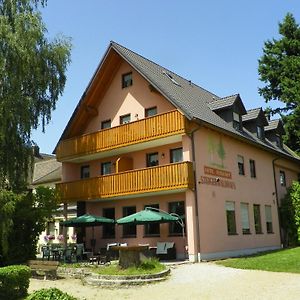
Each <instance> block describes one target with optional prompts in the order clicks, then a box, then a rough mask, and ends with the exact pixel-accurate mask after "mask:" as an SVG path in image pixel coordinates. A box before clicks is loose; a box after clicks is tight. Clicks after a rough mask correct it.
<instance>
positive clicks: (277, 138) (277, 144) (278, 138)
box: [275, 134, 282, 148]
mask: <svg viewBox="0 0 300 300" xmlns="http://www.w3.org/2000/svg"><path fill="white" fill-rule="evenodd" d="M275 143H276V146H277V147H279V148H282V139H281V136H280V135H279V134H276V136H275Z"/></svg>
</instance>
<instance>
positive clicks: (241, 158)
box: [237, 155, 245, 175]
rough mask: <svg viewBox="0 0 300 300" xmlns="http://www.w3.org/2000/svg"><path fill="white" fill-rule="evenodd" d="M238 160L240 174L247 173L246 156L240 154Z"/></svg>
mask: <svg viewBox="0 0 300 300" xmlns="http://www.w3.org/2000/svg"><path fill="white" fill-rule="evenodd" d="M237 160H238V168H239V174H240V175H245V168H244V157H243V156H241V155H238V157H237Z"/></svg>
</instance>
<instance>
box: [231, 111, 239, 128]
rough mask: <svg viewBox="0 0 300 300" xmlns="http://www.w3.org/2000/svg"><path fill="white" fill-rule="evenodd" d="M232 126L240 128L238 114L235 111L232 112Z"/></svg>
mask: <svg viewBox="0 0 300 300" xmlns="http://www.w3.org/2000/svg"><path fill="white" fill-rule="evenodd" d="M232 122H233V128H234V129H236V130H241V120H240V115H239V114H238V113H236V112H233V120H232Z"/></svg>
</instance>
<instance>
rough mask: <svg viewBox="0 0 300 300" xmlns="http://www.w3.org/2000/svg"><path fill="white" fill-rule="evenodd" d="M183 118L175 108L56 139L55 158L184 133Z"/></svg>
mask: <svg viewBox="0 0 300 300" xmlns="http://www.w3.org/2000/svg"><path fill="white" fill-rule="evenodd" d="M186 129H187V119H186V118H185V117H184V116H183V115H182V114H181V113H180V112H178V111H177V110H175V111H171V112H167V113H163V114H159V115H156V116H153V117H149V118H145V119H141V120H138V121H134V122H131V123H128V124H123V125H120V126H116V127H112V128H109V129H104V130H100V131H97V132H94V133H90V134H85V135H82V136H79V137H75V138H71V139H66V140H62V141H60V143H59V144H58V147H57V149H56V157H57V160H59V161H63V160H67V159H72V158H74V157H80V156H83V155H90V154H94V153H98V152H102V151H108V150H112V149H115V148H119V147H124V146H129V145H133V144H137V143H142V142H147V141H151V140H154V139H158V138H163V137H167V136H171V135H175V134H181V133H185V132H186Z"/></svg>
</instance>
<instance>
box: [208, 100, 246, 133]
mask: <svg viewBox="0 0 300 300" xmlns="http://www.w3.org/2000/svg"><path fill="white" fill-rule="evenodd" d="M208 105H209V108H210V109H211V110H212V111H214V112H215V113H216V114H217V115H218V116H219V117H221V118H222V119H223V120H224V121H226V122H227V123H231V124H232V126H233V128H235V129H236V130H239V131H241V130H243V126H242V115H244V114H246V113H247V111H246V109H245V106H244V104H243V102H242V99H241V97H240V95H239V94H236V95H232V96H228V97H224V98H220V99H217V100H214V101H212V102H210V103H209V104H208Z"/></svg>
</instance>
